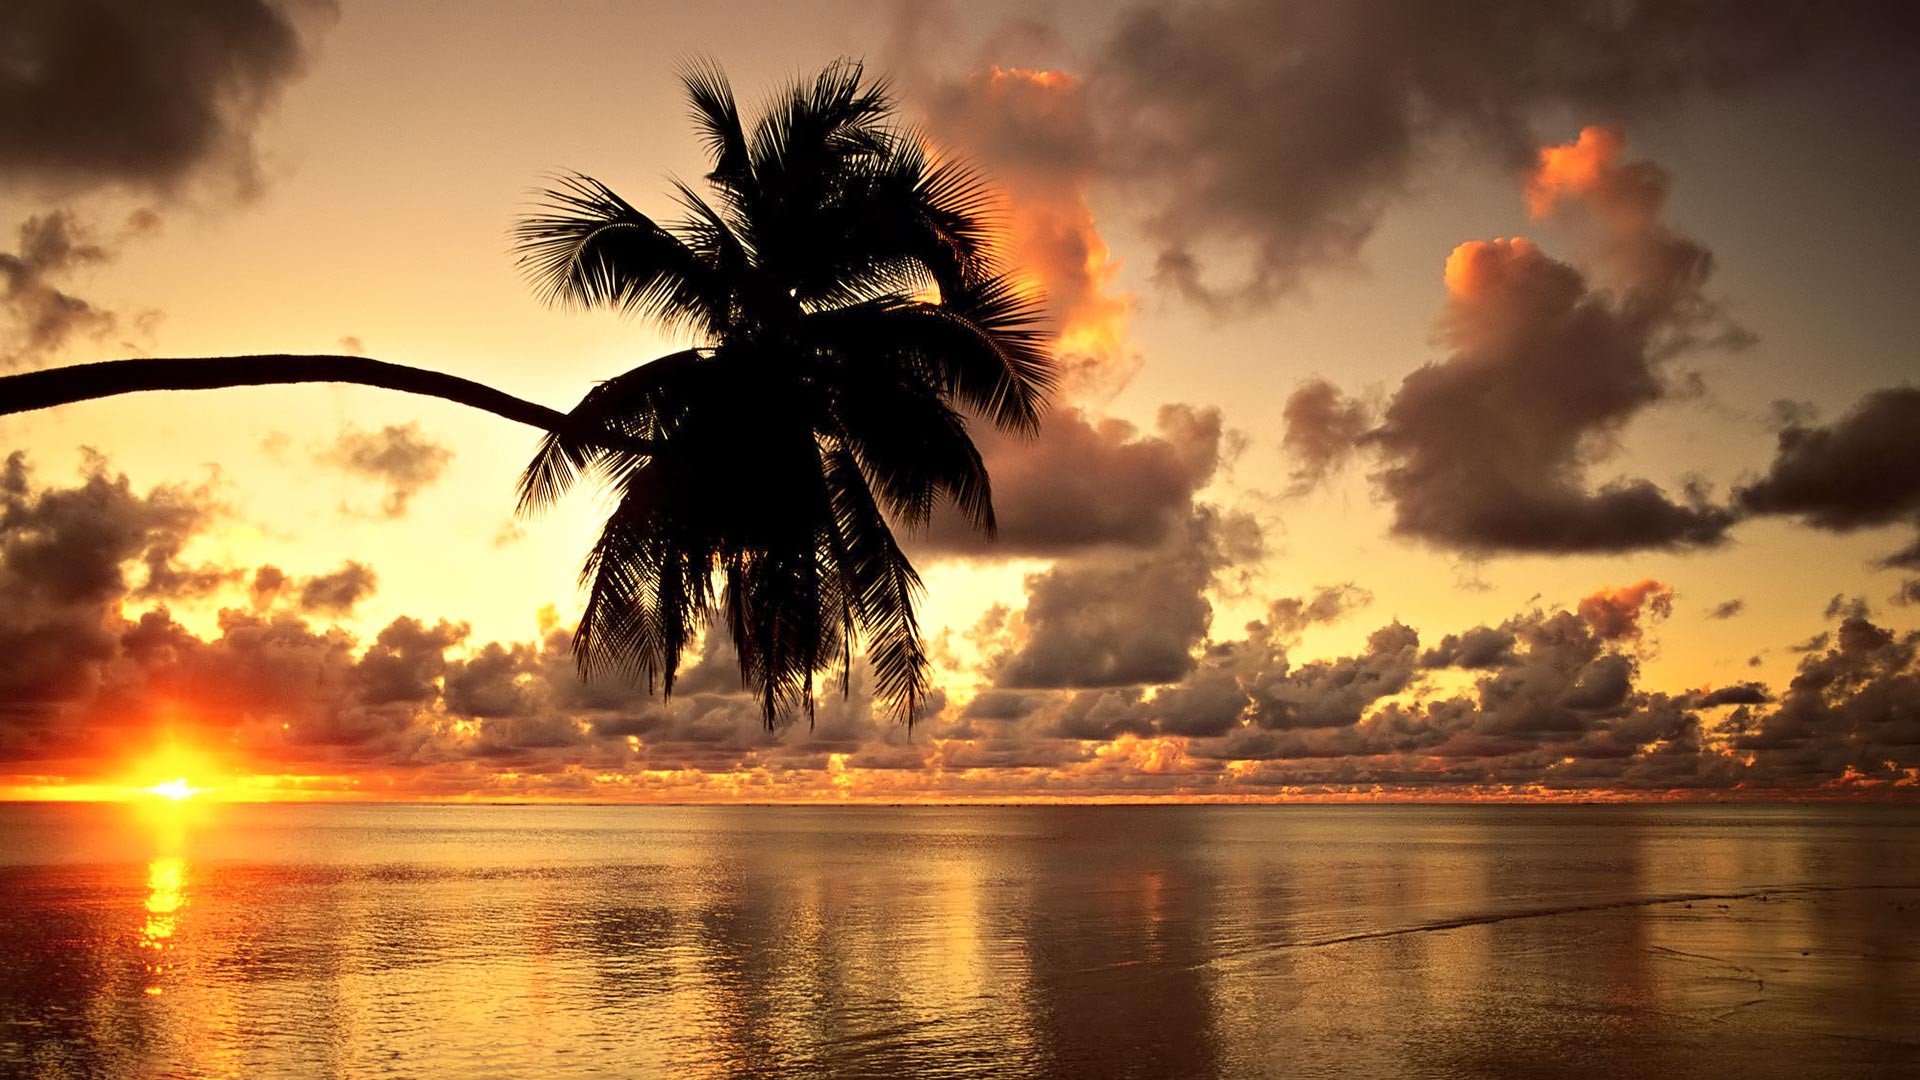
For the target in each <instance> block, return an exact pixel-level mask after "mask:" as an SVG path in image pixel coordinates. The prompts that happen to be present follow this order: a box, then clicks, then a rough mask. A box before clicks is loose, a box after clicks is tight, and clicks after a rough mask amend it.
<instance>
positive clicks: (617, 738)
mask: <svg viewBox="0 0 1920 1080" xmlns="http://www.w3.org/2000/svg"><path fill="white" fill-rule="evenodd" d="M217 513H218V508H217V505H216V504H215V503H214V501H213V500H212V496H211V493H210V492H207V491H205V490H203V489H189V488H178V487H160V488H155V489H152V490H151V491H148V492H146V493H141V492H138V491H136V490H135V489H134V488H133V487H132V486H131V484H130V483H128V482H127V481H126V480H125V479H124V478H119V477H116V476H113V475H112V474H111V473H109V471H108V470H107V468H106V466H105V463H104V462H100V461H98V460H96V461H94V462H92V463H91V464H90V465H89V467H88V469H87V471H86V472H85V473H84V474H83V475H82V476H81V477H80V478H79V479H78V480H77V481H76V482H73V483H70V484H66V485H54V486H43V485H41V484H39V483H38V482H36V481H35V479H34V478H33V476H32V474H31V473H30V472H29V471H28V469H27V468H26V465H25V462H24V459H22V458H20V457H18V456H17V455H16V456H15V457H14V458H12V459H10V460H9V462H8V464H7V467H6V469H5V470H4V472H0V649H4V650H5V652H4V655H6V656H7V657H8V663H7V664H5V665H0V776H16V777H17V776H24V775H32V776H41V777H44V776H74V777H78V778H88V777H99V776H101V775H104V774H105V772H106V771H107V770H109V769H111V768H114V767H117V763H118V761H119V758H118V757H117V756H116V754H115V753H114V752H113V751H115V750H117V749H119V748H122V747H124V746H125V745H126V744H127V743H128V741H129V740H141V739H149V738H151V737H152V736H153V732H154V730H155V729H156V727H157V726H158V725H159V724H161V723H162V722H164V723H166V724H169V725H172V726H173V730H174V731H175V732H176V734H177V735H179V737H181V738H183V739H189V740H194V741H197V742H199V743H201V744H202V745H217V746H221V747H224V748H228V749H229V750H230V752H231V753H232V754H233V755H235V760H236V762H237V763H238V764H239V765H240V766H241V767H242V768H245V769H255V770H259V771H261V772H263V773H266V774H268V775H272V774H277V773H289V774H296V775H300V776H303V777H309V778H324V777H329V776H335V777H346V778H348V780H349V781H350V782H354V783H360V784H363V785H366V786H363V787H362V788H361V790H363V791H364V790H366V789H367V787H370V786H372V785H378V787H379V790H381V791H383V792H387V793H390V794H391V795H393V796H395V797H407V796H417V795H448V796H452V795H461V794H469V795H471V794H494V795H537V794H570V795H573V796H576V797H581V798H597V799H619V798H731V799H739V798H753V799H767V798H795V797H820V796H823V795H827V794H829V793H835V792H842V791H844V792H846V793H848V794H852V795H861V796H867V797H875V798H890V797H898V798H905V797H920V798H925V797H936V798H968V797H973V796H996V797H1004V796H1007V795H1028V796H1072V795H1151V794H1177V795H1184V796H1229V797H1239V798H1247V797H1261V796H1263V795H1272V794H1279V793H1283V792H1284V793H1286V794H1289V795H1300V794H1312V793H1315V792H1353V791H1372V790H1378V791H1381V792H1384V793H1389V794H1391V793H1416V792H1447V793H1455V794H1460V793H1485V794H1505V795H1515V794H1531V795H1542V794H1554V793H1567V794H1573V795H1584V794H1592V793H1599V792H1609V793H1616V794H1620V793H1626V794H1630V793H1633V792H1636V791H1644V792H1655V793H1660V794H1662V795H1665V796H1672V795H1675V794H1685V793H1687V792H1699V793H1713V794H1720V795H1730V794H1738V795H1761V796H1765V795H1770V794H1772V795H1793V794H1805V793H1811V792H1822V793H1826V794H1833V793H1836V792H1839V793H1844V794H1852V795H1856V796H1869V797H1870V796H1873V795H1875V794H1876V793H1886V792H1893V791H1896V790H1903V789H1897V788H1896V787H1895V785H1902V784H1904V785H1910V784H1911V783H1912V777H1913V776H1914V775H1915V771H1916V770H1920V754H1916V751H1915V747H1917V746H1920V732H1916V730H1915V729H1914V722H1915V718H1916V717H1920V633H1904V634H1902V633H1896V632H1894V631H1891V630H1888V629H1885V628H1882V627H1879V626H1876V625H1874V624H1873V623H1872V622H1870V621H1869V620H1867V619H1865V618H1861V617H1857V616H1854V615H1852V614H1843V615H1842V617H1841V619H1840V622H1839V624H1838V626H1837V628H1835V629H1833V630H1830V631H1827V632H1824V633H1823V634H1822V635H1821V636H1820V638H1819V639H1818V640H1817V641H1816V642H1810V643H1808V644H1807V646H1805V648H1806V650H1807V655H1806V656H1804V657H1802V658H1801V660H1800V666H1799V671H1798V673H1797V674H1796V676H1795V678H1794V680H1793V681H1792V683H1791V685H1790V686H1789V687H1788V688H1787V689H1786V691H1785V692H1784V693H1782V694H1780V695H1778V696H1777V697H1776V695H1775V694H1773V693H1772V692H1771V691H1769V689H1768V688H1767V687H1766V686H1764V685H1762V684H1759V683H1755V682H1747V683H1740V684H1735V685H1730V686H1725V687H1721V688H1719V689H1700V690H1688V691H1684V692H1680V693H1663V692H1659V691H1654V690H1649V689H1646V688H1645V687H1643V686H1642V685H1641V674H1640V659H1641V655H1642V654H1641V650H1642V649H1643V648H1644V646H1642V645H1641V644H1640V643H1639V639H1638V638H1637V637H1636V635H1635V634H1634V632H1633V630H1634V629H1635V628H1637V627H1639V626H1641V625H1642V623H1643V621H1644V620H1645V619H1646V618H1648V617H1649V616H1651V615H1653V614H1656V613H1657V608H1658V607H1659V606H1661V605H1662V604H1664V603H1665V601H1666V598H1667V597H1668V595H1669V594H1668V593H1667V592H1666V591H1665V590H1664V588H1663V587H1660V586H1658V585H1657V584H1656V583H1651V582H1640V583H1636V584H1635V585H1633V586H1629V587H1627V588H1624V589H1602V590H1596V591H1595V592H1594V593H1592V594H1590V596H1589V597H1588V601H1593V600H1594V598H1596V597H1597V598H1600V599H1599V600H1598V601H1597V602H1582V603H1580V604H1576V605H1574V607H1575V608H1576V609H1578V610H1565V609H1553V608H1547V609H1542V608H1534V609H1532V610H1528V611H1524V612H1520V613H1518V614H1515V615H1513V616H1511V617H1509V618H1507V619H1505V620H1502V621H1500V622H1499V623H1498V624H1497V625H1481V626H1473V627H1468V628H1465V629H1461V630H1457V631H1455V632H1453V633H1449V634H1446V635H1445V636H1443V637H1441V638H1440V639H1439V641H1438V644H1436V645H1434V646H1433V647H1431V648H1424V649H1423V648H1422V638H1421V634H1420V633H1419V631H1418V630H1417V629H1416V628H1414V627H1412V626H1409V625H1407V624H1405V623H1402V622H1400V621H1398V620H1387V621H1386V622H1384V623H1383V624H1381V625H1379V626H1378V627H1377V628H1376V629H1375V630H1374V631H1373V632H1372V633H1371V634H1369V635H1368V636H1367V637H1366V640H1365V643H1364V645H1363V646H1362V647H1361V648H1359V649H1358V650H1356V651H1354V652H1353V653H1351V654H1346V655H1333V656H1326V657H1316V658H1310V659H1305V658H1300V657H1296V656H1290V655H1289V652H1290V650H1295V649H1297V648H1298V640H1299V634H1300V633H1301V631H1302V630H1304V629H1305V628H1307V627H1309V626H1313V625H1319V624H1322V623H1326V622H1331V621H1334V620H1339V619H1344V618H1350V617H1351V616H1352V613H1353V612H1354V611H1355V610H1358V609H1360V608H1362V607H1363V606H1364V604H1365V602H1366V599H1367V595H1366V592H1365V590H1362V589H1359V588H1357V587H1354V586H1352V585H1330V586H1326V587H1322V588H1318V589H1315V590H1312V591H1310V592H1308V593H1306V594H1304V595H1300V596H1287V597H1280V598H1277V599H1275V600H1272V601H1271V602H1269V603H1268V604H1267V605H1266V609H1265V613H1264V614H1263V616H1262V617H1261V618H1259V619H1255V620H1254V621H1252V622H1251V623H1249V624H1247V625H1246V627H1245V628H1244V630H1243V631H1241V632H1237V633H1233V634H1215V633H1214V632H1213V629H1211V628H1209V627H1208V626H1207V624H1208V623H1209V622H1210V619H1209V618H1207V616H1206V613H1205V612H1202V613H1201V617H1200V618H1199V619H1195V620H1189V619H1187V618H1186V617H1185V616H1183V615H1182V614H1181V612H1183V611H1187V610H1188V608H1187V607H1186V606H1185V605H1187V604H1189V603H1190V600H1189V599H1188V593H1187V591H1186V590H1188V589H1192V590H1193V593H1192V595H1193V596H1198V597H1201V598H1202V600H1203V601H1204V596H1203V594H1202V593H1201V591H1200V590H1201V589H1203V588H1204V584H1203V583H1201V579H1200V577H1199V569H1200V568H1204V567H1207V566H1210V565H1219V564H1227V563H1231V562H1232V560H1233V556H1234V554H1235V552H1234V550H1233V549H1232V543H1233V537H1234V530H1233V528H1231V524H1232V523H1231V522H1230V521H1229V520H1225V519H1214V520H1211V521H1209V520H1208V519H1207V517H1206V511H1205V508H1204V507H1196V518H1195V519H1194V520H1193V521H1192V522H1190V523H1189V526H1190V527H1189V528H1188V529H1187V530H1185V531H1184V532H1183V533H1182V534H1181V535H1180V537H1178V538H1170V539H1168V540H1167V541H1165V546H1164V547H1161V548H1158V549H1153V550H1151V551H1147V552H1140V551H1134V550H1129V549H1125V548H1120V549H1102V550H1099V551H1094V552H1087V553H1084V554H1082V555H1076V556H1073V557H1069V558H1066V559H1063V560H1062V561H1061V564H1060V565H1061V566H1062V567H1065V569H1066V571H1067V573H1065V574H1061V575H1059V576H1056V577H1054V578H1052V579H1049V580H1047V581H1043V582H1035V583H1032V584H1030V591H1031V592H1032V597H1031V600H1030V603H1029V605H1028V608H1027V609H1026V610H1025V611H1017V610H1001V611H1000V612H998V614H997V617H996V620H995V621H991V622H990V624H989V625H986V626H983V627H982V630H981V635H980V636H981V640H982V641H983V642H985V643H986V644H988V645H989V646H991V645H992V644H993V643H995V642H999V643H1002V644H1003V645H1005V646H1006V648H1004V649H1003V650H1001V651H1000V652H999V653H998V654H997V655H996V656H995V657H992V658H990V660H989V667H990V668H992V669H995V670H999V671H1002V672H1005V671H1009V670H1011V669H1012V666H1013V665H1016V664H1021V663H1025V664H1030V665H1040V663H1041V661H1046V662H1048V663H1052V664H1053V665H1055V666H1054V668H1053V670H1055V671H1057V672H1065V673H1067V674H1069V675H1073V676H1075V678H1074V679H1059V680H1054V681H1055V682H1056V683H1058V684H1059V685H1054V686H1015V685H1003V686H999V687H995V688H989V689H987V690H985V691H983V692H981V693H979V694H977V695H975V696H974V697H973V698H972V700H971V701H969V702H967V703H966V704H965V706H964V707H955V706H954V705H952V704H950V703H949V702H948V701H947V699H946V697H945V693H944V692H936V694H935V695H934V700H933V701H931V702H930V708H929V711H928V714H927V716H926V718H925V719H924V721H923V726H922V727H921V728H918V729H916V733H915V735H914V736H913V737H912V738H911V739H910V738H908V737H907V735H906V733H905V731H904V729H903V728H901V727H900V726H898V725H894V724H891V723H889V722H888V721H887V720H886V719H885V718H884V716H883V715H880V714H876V712H875V710H874V708H873V700H872V694H871V688H870V677H869V674H868V672H867V670H866V668H865V665H864V664H863V663H861V662H859V661H856V663H855V665H854V669H853V672H852V678H851V687H852V694H851V695H850V696H849V697H847V698H844V699H843V698H841V697H840V696H839V695H837V694H833V695H827V696H825V697H824V698H823V699H822V702H821V707H820V710H819V714H818V716H817V723H816V724H815V726H813V727H812V728H809V727H808V726H807V725H805V724H791V725H788V726H785V727H782V728H779V729H777V730H775V731H771V732H770V731H767V730H765V729H764V728H763V726H762V724H761V720H760V715H759V712H758V709H757V706H756V704H755V702H754V701H753V699H752V697H751V695H750V694H748V693H746V692H745V691H743V690H742V689H741V687H740V683H739V678H738V673H737V671H736V670H735V666H734V657H733V656H732V653H731V650H730V649H729V648H728V647H727V645H726V644H725V641H724V638H723V637H722V636H721V635H717V634H709V635H707V636H706V637H705V638H704V640H703V641H702V642H701V644H700V646H699V652H698V655H697V657H696V658H695V659H694V661H693V662H692V663H691V664H690V665H689V667H688V669H687V671H686V673H685V678H684V679H683V680H682V683H681V691H682V692H679V693H676V695H675V697H674V698H673V699H672V700H670V701H664V700H661V699H660V698H659V697H657V696H655V695H653V694H650V693H649V692H648V691H647V689H646V688H645V687H644V686H632V685H627V684H623V683H619V682H583V681H581V679H580V678H579V676H578V673H577V669H576V668H575V667H574V664H573V658H572V656H571V654H570V650H569V648H568V636H569V635H568V632H567V630H566V628H565V627H563V626H560V625H557V624H556V623H555V621H554V620H553V619H552V618H551V617H550V616H548V617H544V618H543V622H542V629H541V632H540V634H539V635H538V637H536V638H535V639H533V640H528V641H485V642H483V641H476V640H474V639H473V638H472V635H471V634H470V632H469V630H468V629H467V627H465V626H464V625H462V624H460V623H457V622H453V621H449V620H445V619H436V618H431V617H418V616H411V617H401V618H397V619H394V620H391V621H389V622H388V623H387V624H386V625H385V626H383V627H381V628H380V629H379V630H378V631H377V632H375V633H373V634H371V635H370V636H367V637H358V636H356V635H354V634H352V633H350V632H348V631H345V630H342V629H340V628H337V627H333V628H325V629H323V628H321V627H319V626H316V625H315V624H314V623H313V622H311V621H309V617H308V615H307V614H305V613H303V612H302V611H301V610H300V602H301V599H302V594H304V593H305V592H307V591H309V589H312V590H317V591H335V592H336V596H335V598H334V601H335V602H337V603H348V602H350V601H351V599H352V598H353V597H354V596H357V595H363V593H364V589H365V588H370V587H371V578H372V574H371V571H370V570H365V568H363V567H356V566H355V565H354V564H352V563H349V564H347V565H346V566H344V567H342V568H341V569H340V570H338V571H335V572H333V573H328V574H320V575H314V576H305V577H300V576H294V575H289V574H286V573H284V572H282V571H279V570H278V569H277V568H273V567H261V568H259V569H258V570H256V571H255V573H254V580H253V582H252V585H251V587H250V588H249V589H248V590H247V591H249V592H252V593H254V594H257V595H258V596H259V597H262V598H263V599H262V600H258V601H256V603H255V605H254V610H239V609H228V610H225V611H222V612H221V613H220V615H219V617H218V621H217V625H216V626H215V627H214V628H212V629H211V630H207V631H195V630H191V629H189V628H188V627H187V626H185V625H183V624H182V623H181V622H180V621H179V620H177V619H175V618H174V617H173V616H172V614H171V613H170V612H169V611H168V609H167V603H168V599H169V598H168V596H166V595H162V594H160V593H154V592H150V593H149V594H148V595H147V596H146V597H145V598H144V599H142V598H141V593H142V591H143V590H144V589H146V587H147V585H148V584H149V583H150V582H151V580H152V578H153V574H152V572H151V567H152V566H153V565H154V564H155V563H156V562H157V563H159V564H161V565H175V566H178V567H179V568H180V569H186V568H185V567H184V566H179V564H178V560H177V558H174V557H171V556H165V555H161V556H156V554H155V553H156V552H163V553H164V552H169V551H171V552H179V551H182V550H188V549H189V548H190V545H191V544H192V542H193V541H194V540H195V539H196V538H197V537H199V536H201V535H202V534H203V533H204V532H205V531H206V530H207V529H208V528H209V526H210V525H211V523H212V522H213V521H214V520H215V517H216V515H217ZM1245 539H1247V538H1246V537H1245V536H1242V537H1241V540H1242V541H1244V540H1245ZM1183 559H1184V560H1187V561H1185V562H1182V560H1183ZM1160 564H1165V567H1164V568H1162V567H1161V565H1160ZM1102 567H1104V568H1108V569H1112V570H1114V571H1115V572H1114V573H1112V574H1110V575H1107V574H1102V573H1100V572H1099V571H1100V569H1101V568H1102ZM1058 569H1059V567H1056V570H1058ZM1123 585H1130V586H1131V591H1129V590H1128V589H1126V588H1123V587H1122V586H1123ZM1054 588H1057V589H1059V590H1060V591H1059V594H1058V595H1053V596H1049V595H1047V590H1048V589H1054ZM1069 594H1071V595H1072V596H1073V597H1078V598H1084V599H1085V600H1086V601H1087V603H1086V604H1085V605H1084V606H1081V607H1073V606H1071V605H1069V604H1067V603H1066V599H1067V598H1068V597H1069ZM1136 600H1137V602H1135V601H1136ZM1130 605H1131V606H1130ZM309 606H323V605H318V604H313V605H309ZM1165 614H1170V615H1171V618H1164V619H1163V618H1161V616H1162V615H1165ZM1156 620H1159V621H1158V622H1156ZM1193 627H1200V628H1201V629H1200V630H1199V632H1198V633H1197V634H1196V633H1195V631H1194V630H1193V629H1192V628H1193ZM1036 640H1039V641H1042V642H1043V644H1042V645H1041V647H1039V648H1038V649H1035V648H1033V645H1034V642H1035V641H1036ZM1046 641H1051V642H1052V643H1051V644H1046V643H1045V642H1046ZM989 651H990V652H991V651H992V649H991V648H989ZM1442 668H1446V669H1449V670H1448V671H1447V672H1446V673H1444V674H1443V673H1442V672H1441V670H1440V669H1442ZM1462 673H1466V677H1467V678H1469V679H1470V680H1471V682H1470V683H1464V684H1463V680H1462ZM1129 675H1131V676H1132V677H1134V678H1137V679H1139V680H1143V681H1137V682H1126V681H1123V679H1124V677H1126V676H1129ZM1146 680H1150V681H1146ZM1010 681H1011V680H1010ZM1707 710H1713V713H1712V718H1711V719H1710V720H1703V718H1702V716H1703V714H1704V713H1705V712H1706V711H1707Z"/></svg>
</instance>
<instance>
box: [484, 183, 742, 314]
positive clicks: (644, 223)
mask: <svg viewBox="0 0 1920 1080" xmlns="http://www.w3.org/2000/svg"><path fill="white" fill-rule="evenodd" d="M513 238H514V249H515V251H516V252H517V253H518V256H519V263H520V266H521V268H522V269H523V270H524V271H525V272H526V274H527V276H528V277H529V278H530V279H531V280H532V282H533V284H534V288H535V290H536V291H537V292H538V293H539V295H540V297H541V299H542V300H544V301H546V302H547V303H553V304H575V305H578V306H580V307H586V308H594V307H607V308H614V309H616V310H620V311H624V312H628V313H631V314H637V315H641V316H644V317H646V318H650V319H653V320H655V321H657V322H659V323H661V324H662V325H664V326H666V327H669V328H675V329H678V328H689V327H690V328H692V329H694V330H697V331H700V332H702V333H707V334H711V333H715V332H718V331H720V330H721V329H723V328H724V324H725V318H726V310H727V296H728V294H727V291H726V288H725V283H724V281H723V280H722V279H721V278H720V276H719V275H718V274H717V273H716V272H715V270H714V268H713V267H711V266H709V265H707V264H705V263H704V262H703V261H702V260H701V259H700V258H699V257H698V256H697V255H696V253H695V252H694V251H693V250H692V249H691V248H689V247H688V246H687V245H686V244H685V243H684V242H683V241H682V240H681V239H680V238H679V237H677V236H675V235H673V234H672V233H671V232H669V231H667V230H666V229H664V228H662V227H661V226H660V225H658V224H656V223H655V222H654V221H653V219H652V218H649V217H648V216H647V215H645V214H642V213H641V212H640V211H638V210H636V209H634V208H633V207H632V206H631V205H630V204H628V203H627V201H626V200H624V199H622V198H621V197H620V196H618V195H616V194H614V192H613V189H611V188H609V187H607V186H606V185H605V184H603V183H601V182H600V181H598V180H595V179H593V178H592V177H590V176H583V175H579V174H573V175H568V176H563V177H560V178H559V179H558V180H556V181H555V183H554V186H553V187H551V188H549V189H548V190H547V191H546V192H545V204H544V209H543V212H541V213H536V214H531V215H528V216H526V217H523V218H521V219H520V221H519V222H518V223H517V224H516V225H515V226H514V229H513Z"/></svg>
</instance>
